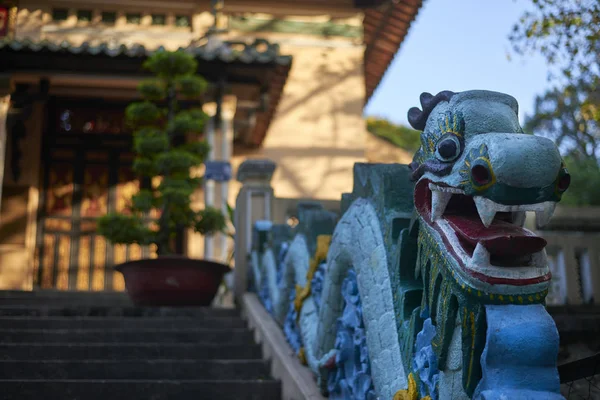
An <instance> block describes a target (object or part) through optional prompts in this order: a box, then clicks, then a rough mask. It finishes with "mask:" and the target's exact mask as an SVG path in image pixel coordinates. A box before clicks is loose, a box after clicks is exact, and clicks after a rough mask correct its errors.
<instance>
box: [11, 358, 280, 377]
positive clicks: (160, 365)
mask: <svg viewBox="0 0 600 400" xmlns="http://www.w3.org/2000/svg"><path fill="white" fill-rule="evenodd" d="M0 371H1V372H0V379H44V380H75V379H87V380H90V379H98V380H107V379H111V380H136V379H143V380H152V379H156V380H175V379H183V380H185V379H196V380H197V379H201V380H215V381H218V380H231V379H236V380H241V379H244V380H255V379H261V380H268V379H269V366H268V363H267V362H265V361H262V360H118V361H115V360H86V361H80V360H51V361H49V360H32V361H0Z"/></svg>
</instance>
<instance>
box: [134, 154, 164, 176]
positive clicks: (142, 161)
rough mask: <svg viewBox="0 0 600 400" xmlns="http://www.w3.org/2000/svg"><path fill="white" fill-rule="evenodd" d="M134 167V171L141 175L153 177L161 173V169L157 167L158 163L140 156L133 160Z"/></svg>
mask: <svg viewBox="0 0 600 400" xmlns="http://www.w3.org/2000/svg"><path fill="white" fill-rule="evenodd" d="M132 169H133V172H135V173H136V174H137V175H139V176H146V177H152V176H156V175H158V174H159V173H160V170H159V169H158V168H157V166H156V163H155V162H154V161H153V160H152V159H149V158H145V157H140V156H138V157H136V158H135V160H133V166H132Z"/></svg>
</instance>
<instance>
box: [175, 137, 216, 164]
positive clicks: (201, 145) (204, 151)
mask: <svg viewBox="0 0 600 400" xmlns="http://www.w3.org/2000/svg"><path fill="white" fill-rule="evenodd" d="M177 149H181V150H183V151H185V152H188V153H191V154H193V155H194V156H195V157H196V158H197V159H199V160H202V161H204V160H206V157H208V153H210V146H209V145H208V143H207V142H206V140H200V141H197V142H191V143H186V144H184V145H182V146H180V147H178V148H177Z"/></svg>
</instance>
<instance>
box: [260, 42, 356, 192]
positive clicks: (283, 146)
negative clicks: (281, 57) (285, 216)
mask: <svg viewBox="0 0 600 400" xmlns="http://www.w3.org/2000/svg"><path fill="white" fill-rule="evenodd" d="M283 51H284V52H285V51H287V49H284V50H283ZM291 54H292V56H293V57H294V63H293V66H292V71H291V74H290V77H289V79H288V82H287V84H286V87H285V89H284V96H283V98H282V100H281V103H280V105H279V108H278V110H277V112H276V115H275V118H274V121H273V123H272V125H271V128H270V130H269V134H268V135H267V138H266V140H265V143H264V145H263V148H262V149H261V150H259V151H258V152H257V153H260V156H262V157H266V158H270V159H272V160H274V161H275V162H276V164H277V170H276V172H275V176H274V178H273V186H274V187H275V190H276V193H277V194H278V196H279V195H280V196H284V197H304V198H321V199H327V198H332V199H338V198H339V196H340V195H341V193H342V192H346V191H349V190H351V188H352V167H353V165H354V163H355V162H361V161H365V137H366V128H365V122H364V119H363V117H362V109H363V105H364V82H363V77H362V52H361V51H360V49H359V48H352V47H349V48H342V49H339V48H331V49H323V48H318V49H317V48H307V49H304V48H293V49H291ZM252 156H254V154H253V155H252Z"/></svg>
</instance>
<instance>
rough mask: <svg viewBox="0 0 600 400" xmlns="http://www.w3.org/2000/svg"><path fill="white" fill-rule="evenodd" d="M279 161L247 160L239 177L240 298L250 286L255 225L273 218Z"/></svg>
mask: <svg viewBox="0 0 600 400" xmlns="http://www.w3.org/2000/svg"><path fill="white" fill-rule="evenodd" d="M274 171H275V163H274V162H273V161H271V160H246V161H244V162H243V163H242V164H240V166H239V168H238V171H237V180H238V181H240V182H241V183H242V188H241V189H240V192H239V194H238V196H237V200H236V203H235V218H234V225H235V286H234V295H235V298H236V301H239V300H240V299H241V298H242V296H243V294H244V293H245V292H246V290H247V288H248V256H249V255H250V252H251V246H252V227H253V226H254V223H255V222H256V221H259V220H271V214H272V212H271V211H272V207H273V197H274V195H273V188H272V187H271V178H272V177H273V172H274Z"/></svg>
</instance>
